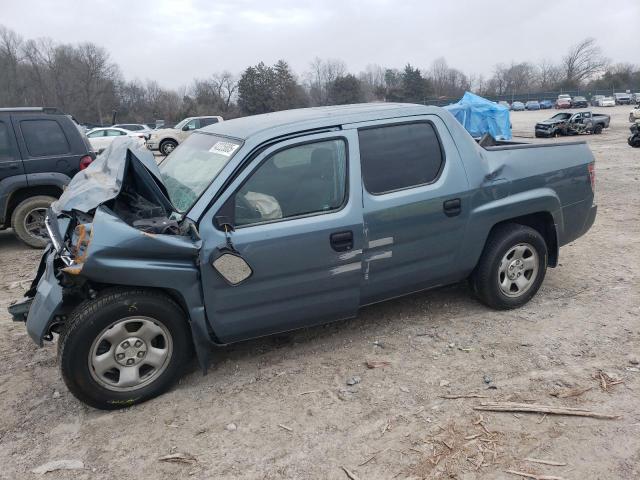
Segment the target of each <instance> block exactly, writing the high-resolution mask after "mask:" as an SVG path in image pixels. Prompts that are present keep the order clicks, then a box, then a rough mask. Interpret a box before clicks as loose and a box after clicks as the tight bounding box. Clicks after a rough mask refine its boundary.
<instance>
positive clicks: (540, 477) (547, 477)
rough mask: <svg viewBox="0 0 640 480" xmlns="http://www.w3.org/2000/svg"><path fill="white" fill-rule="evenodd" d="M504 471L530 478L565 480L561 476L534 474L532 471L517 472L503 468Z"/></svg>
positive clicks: (536, 479) (537, 479)
mask: <svg viewBox="0 0 640 480" xmlns="http://www.w3.org/2000/svg"><path fill="white" fill-rule="evenodd" d="M504 472H505V473H510V474H511V475H520V476H521V477H526V478H532V479H533V480H565V479H564V478H563V477H556V476H555V475H535V474H533V473H526V472H518V471H516V470H505V471H504Z"/></svg>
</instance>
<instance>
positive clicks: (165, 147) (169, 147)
mask: <svg viewBox="0 0 640 480" xmlns="http://www.w3.org/2000/svg"><path fill="white" fill-rule="evenodd" d="M177 146H178V142H176V141H174V140H164V141H162V142H161V143H160V153H162V154H163V155H164V156H167V155H169V154H170V153H171V152H173V151H174V150H175V149H176V147H177Z"/></svg>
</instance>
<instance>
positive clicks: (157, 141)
mask: <svg viewBox="0 0 640 480" xmlns="http://www.w3.org/2000/svg"><path fill="white" fill-rule="evenodd" d="M222 121H223V118H222V117H218V116H206V117H189V118H185V119H184V120H182V121H181V122H180V123H178V124H177V125H176V126H175V127H173V128H162V129H158V130H153V131H152V132H151V136H150V137H149V139H148V140H147V148H148V149H149V150H159V151H160V153H162V154H163V155H169V154H170V153H171V152H173V150H174V149H175V148H176V147H177V146H178V145H179V144H180V143H182V142H183V141H185V140H186V138H187V137H188V136H189V135H191V134H192V133H193V131H194V130H198V129H199V128H203V127H206V126H208V125H213V124H214V123H218V122H222Z"/></svg>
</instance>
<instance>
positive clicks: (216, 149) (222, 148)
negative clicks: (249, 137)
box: [209, 142, 240, 157]
mask: <svg viewBox="0 0 640 480" xmlns="http://www.w3.org/2000/svg"><path fill="white" fill-rule="evenodd" d="M239 146H240V145H238V144H237V143H231V142H216V143H215V144H214V145H213V147H211V148H210V149H209V151H210V152H212V153H218V154H220V155H224V156H225V157H230V156H231V155H233V152H235V151H236V150H237V149H238V147H239Z"/></svg>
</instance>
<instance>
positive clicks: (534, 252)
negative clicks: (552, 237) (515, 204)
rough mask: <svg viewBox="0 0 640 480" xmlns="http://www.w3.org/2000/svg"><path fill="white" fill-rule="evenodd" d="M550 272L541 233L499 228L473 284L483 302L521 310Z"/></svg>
mask: <svg viewBox="0 0 640 480" xmlns="http://www.w3.org/2000/svg"><path fill="white" fill-rule="evenodd" d="M546 271H547V245H546V243H545V241H544V238H543V237H542V235H540V233H539V232H538V231H537V230H534V229H533V228H531V227H527V226H524V225H519V224H514V223H512V224H505V225H502V226H499V227H497V228H496V229H494V231H493V232H492V233H491V236H490V237H489V239H488V240H487V244H486V245H485V248H484V251H483V253H482V256H481V258H480V261H479V262H478V265H477V267H476V269H475V271H474V272H473V274H472V276H471V284H472V286H473V289H474V291H475V292H476V294H477V296H478V297H479V298H480V300H481V301H482V302H483V303H485V304H486V305H488V306H490V307H492V308H496V309H500V310H505V309H510V308H517V307H520V306H522V305H524V304H525V303H527V302H528V301H529V300H531V298H532V297H533V296H534V295H535V294H536V292H537V291H538V289H539V288H540V285H541V284H542V281H543V280H544V277H545V274H546Z"/></svg>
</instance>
